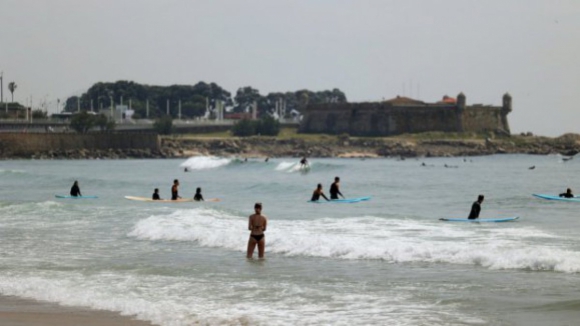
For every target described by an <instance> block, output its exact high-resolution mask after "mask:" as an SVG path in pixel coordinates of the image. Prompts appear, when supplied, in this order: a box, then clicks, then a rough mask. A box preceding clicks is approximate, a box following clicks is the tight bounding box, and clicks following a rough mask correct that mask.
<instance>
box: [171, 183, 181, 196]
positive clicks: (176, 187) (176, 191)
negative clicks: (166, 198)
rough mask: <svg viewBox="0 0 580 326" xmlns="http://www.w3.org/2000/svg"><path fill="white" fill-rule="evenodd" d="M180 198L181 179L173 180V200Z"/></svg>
mask: <svg viewBox="0 0 580 326" xmlns="http://www.w3.org/2000/svg"><path fill="white" fill-rule="evenodd" d="M179 198H181V197H179V180H177V179H175V180H173V186H171V200H178V199H179Z"/></svg>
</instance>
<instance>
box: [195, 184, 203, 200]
mask: <svg viewBox="0 0 580 326" xmlns="http://www.w3.org/2000/svg"><path fill="white" fill-rule="evenodd" d="M193 200H195V201H204V200H203V196H202V195H201V188H199V187H198V188H197V189H195V195H194V196H193Z"/></svg>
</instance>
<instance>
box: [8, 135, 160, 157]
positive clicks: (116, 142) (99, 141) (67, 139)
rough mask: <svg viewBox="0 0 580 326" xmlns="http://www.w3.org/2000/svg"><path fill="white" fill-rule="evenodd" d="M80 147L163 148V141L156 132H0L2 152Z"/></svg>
mask: <svg viewBox="0 0 580 326" xmlns="http://www.w3.org/2000/svg"><path fill="white" fill-rule="evenodd" d="M80 149H87V150H109V149H114V150H128V149H143V150H145V149H149V150H151V151H159V149H160V141H159V136H158V135H157V134H155V133H139V134H136V133H135V134H134V133H89V134H76V133H9V132H8V133H0V155H1V156H23V157H26V156H30V155H32V154H34V153H38V152H48V151H67V150H80Z"/></svg>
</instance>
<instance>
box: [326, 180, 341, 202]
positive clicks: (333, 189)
mask: <svg viewBox="0 0 580 326" xmlns="http://www.w3.org/2000/svg"><path fill="white" fill-rule="evenodd" d="M329 192H330V199H338V195H340V196H341V197H342V198H344V195H343V194H342V193H341V192H340V178H339V177H335V178H334V182H333V183H332V184H331V185H330V191H329Z"/></svg>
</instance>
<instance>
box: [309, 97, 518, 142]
mask: <svg viewBox="0 0 580 326" xmlns="http://www.w3.org/2000/svg"><path fill="white" fill-rule="evenodd" d="M508 113H509V111H508V110H506V109H505V108H502V107H497V106H480V105H477V106H468V107H465V108H464V109H462V110H460V109H459V108H458V107H457V105H455V104H438V103H437V104H424V105H421V104H419V105H413V104H411V105H396V106H393V105H392V104H391V103H384V102H375V103H326V104H319V105H313V106H310V107H308V109H307V110H306V113H305V115H304V118H303V119H302V123H301V124H300V128H299V132H302V133H328V134H342V133H348V134H350V135H352V136H389V135H398V134H404V133H419V132H428V131H444V132H456V131H466V132H482V131H497V130H504V131H506V132H508V133H509V125H508V123H507V114H508Z"/></svg>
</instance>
